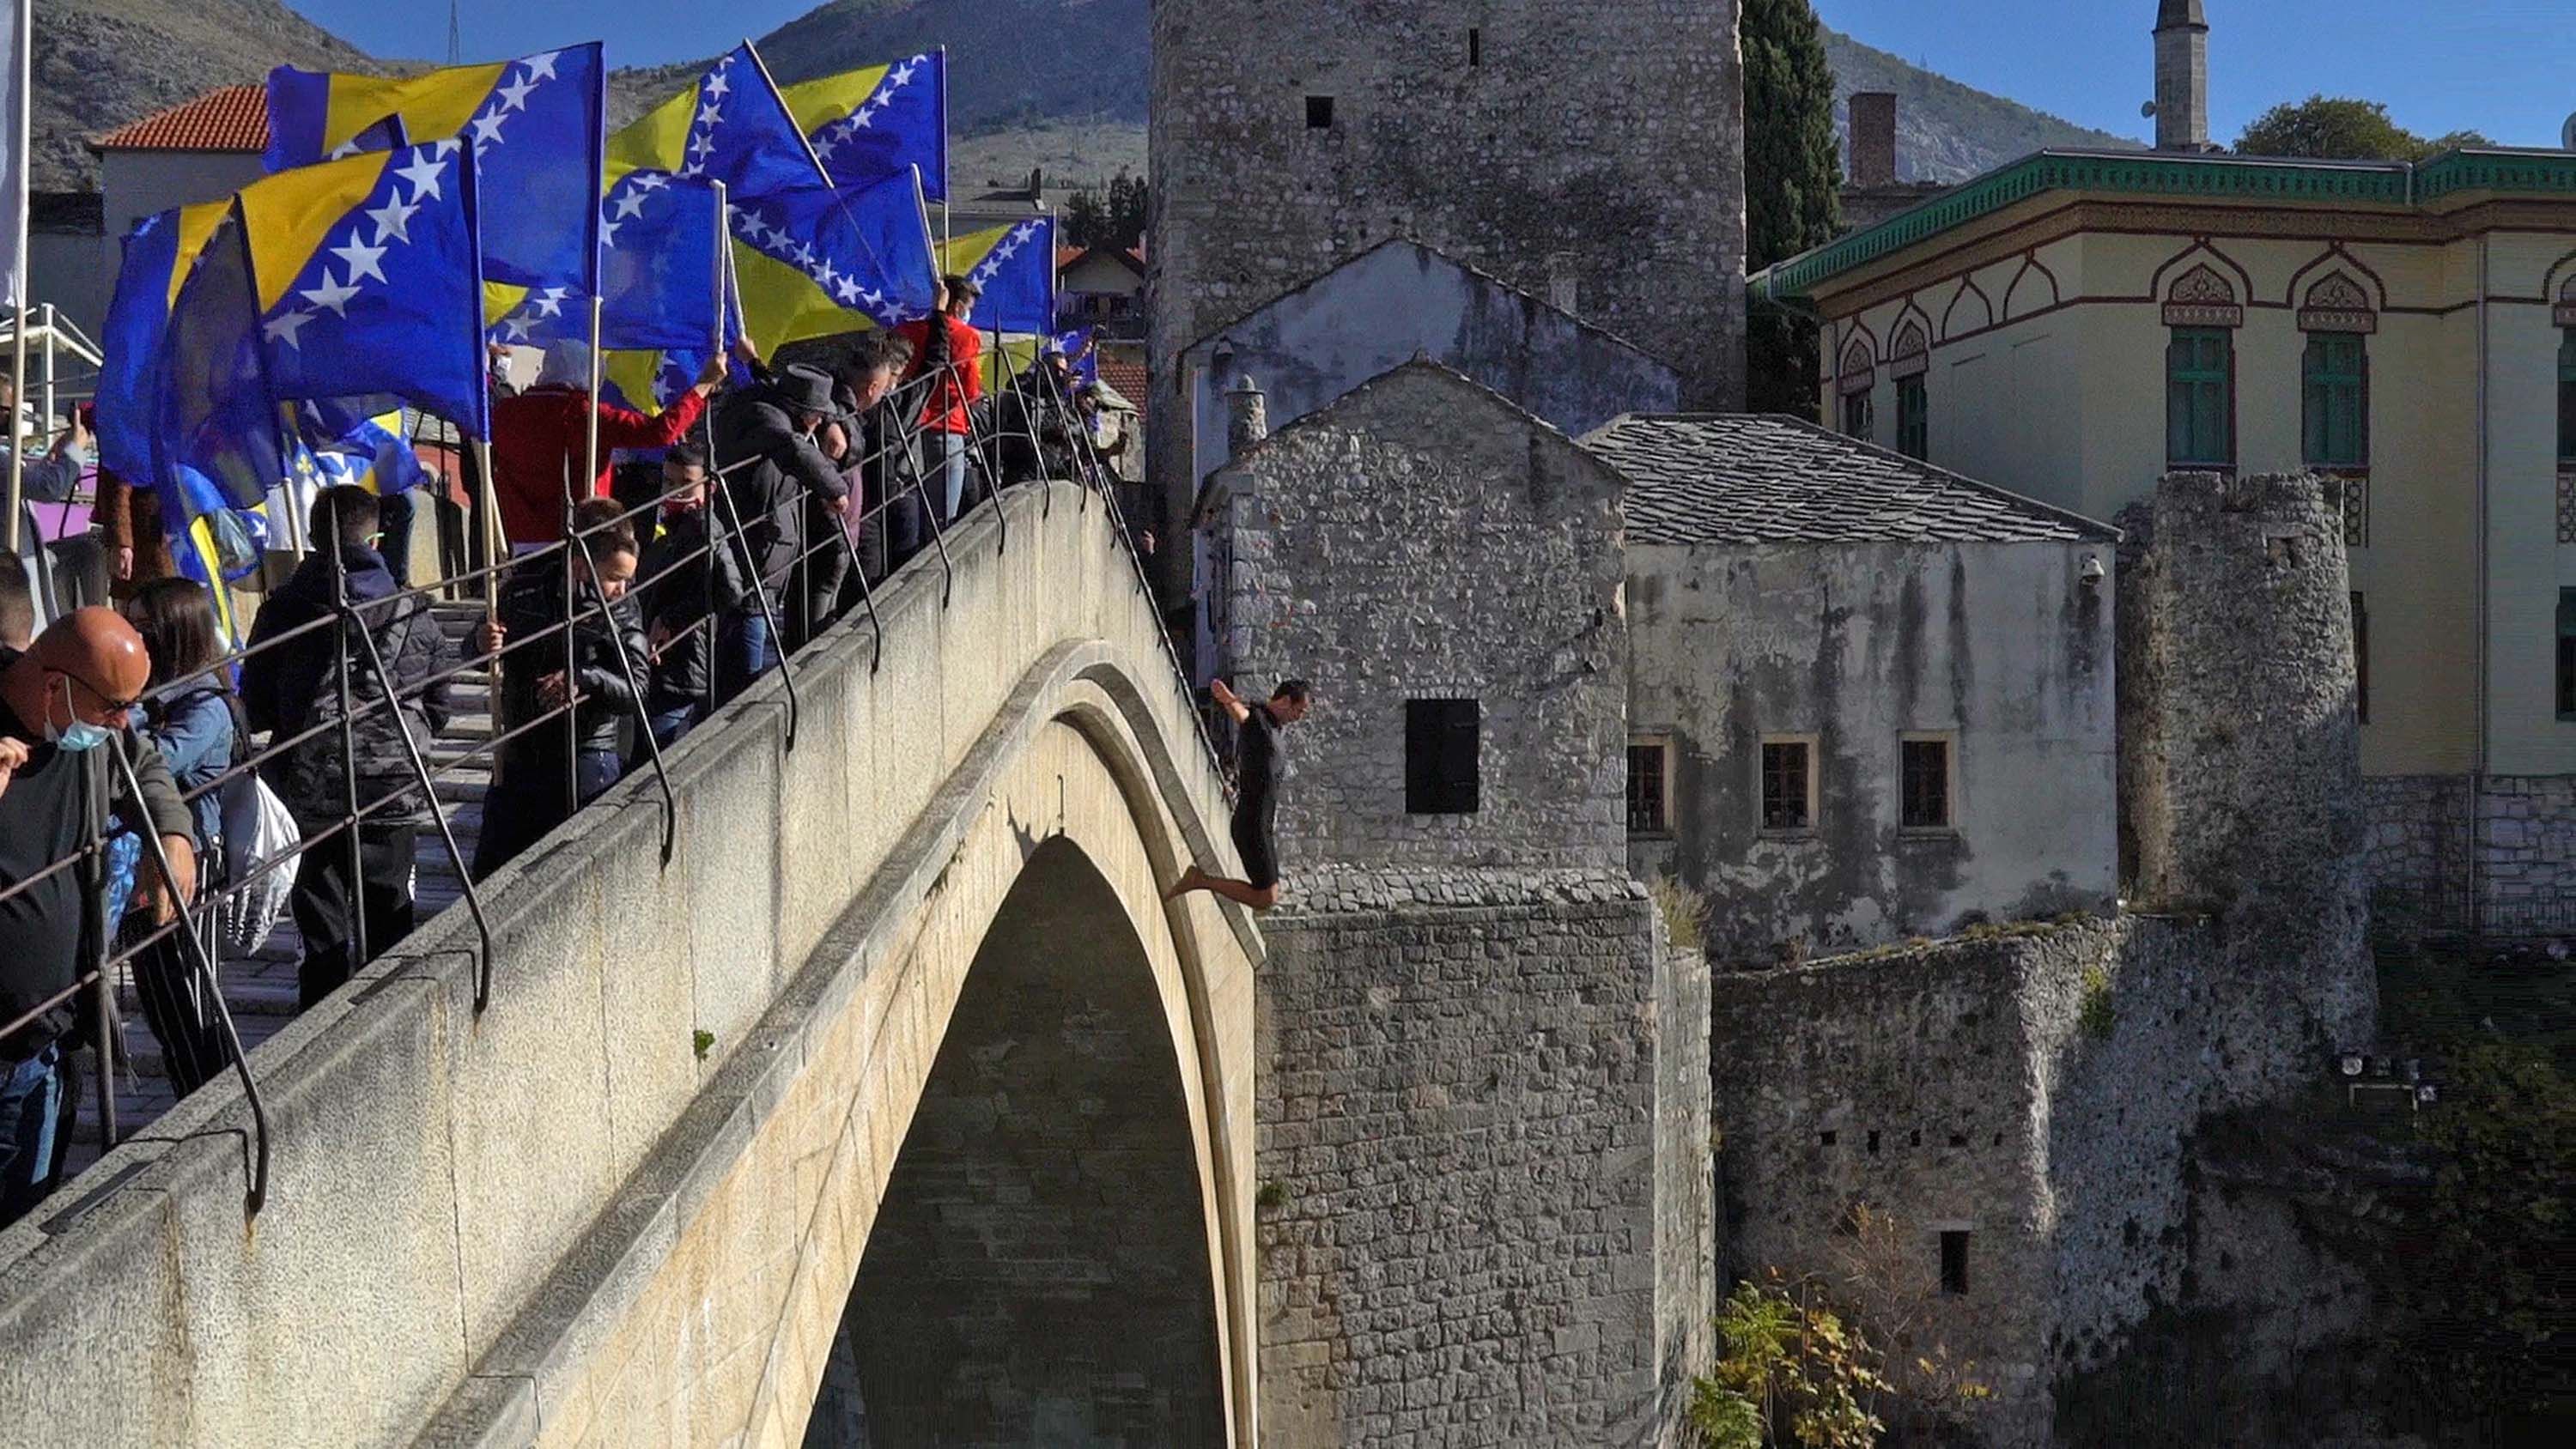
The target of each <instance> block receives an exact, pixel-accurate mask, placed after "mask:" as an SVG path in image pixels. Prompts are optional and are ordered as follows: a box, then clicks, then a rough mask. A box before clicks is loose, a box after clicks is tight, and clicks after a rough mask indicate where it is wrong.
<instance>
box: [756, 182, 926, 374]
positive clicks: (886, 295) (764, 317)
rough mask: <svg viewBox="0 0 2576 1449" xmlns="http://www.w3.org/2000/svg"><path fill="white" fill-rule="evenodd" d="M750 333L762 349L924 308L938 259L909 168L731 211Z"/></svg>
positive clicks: (885, 322) (886, 321)
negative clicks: (856, 185) (860, 183)
mask: <svg viewBox="0 0 2576 1449" xmlns="http://www.w3.org/2000/svg"><path fill="white" fill-rule="evenodd" d="M733 235H734V251H733V265H734V279H735V285H736V286H737V288H738V289H739V290H740V293H741V297H742V315H743V331H744V335H746V336H748V337H749V338H750V339H751V341H752V345H753V346H754V347H756V348H758V349H759V350H760V351H761V352H763V353H768V352H771V351H774V350H776V349H777V348H779V347H782V346H785V345H786V344H787V343H790V342H796V341H801V340H803V339H805V338H808V337H828V336H830V335H832V334H834V333H837V332H850V331H855V330H858V329H859V328H862V327H869V326H876V327H891V326H893V325H895V324H896V323H897V322H900V321H902V320H904V319H905V318H908V317H919V316H921V315H923V314H924V313H927V312H928V311H929V310H930V308H931V304H932V301H933V299H934V297H935V295H936V290H935V289H936V287H937V285H938V260H937V255H936V253H935V251H934V249H933V247H932V244H931V240H930V220H929V215H928V213H927V212H926V211H925V210H924V209H923V206H922V194H921V177H920V173H919V172H917V171H915V170H913V169H912V168H911V167H909V166H907V167H905V168H904V170H903V174H902V175H900V176H894V177H889V178H887V179H886V180H884V181H880V182H878V183H877V184H876V185H874V186H871V187H869V188H867V189H866V190H864V191H833V190H828V189H824V188H810V189H807V190H804V191H795V192H786V193H782V194H778V195H773V196H765V197H759V198H756V199H754V200H751V201H748V202H745V203H743V204H742V205H741V206H738V207H735V208H734V209H733Z"/></svg>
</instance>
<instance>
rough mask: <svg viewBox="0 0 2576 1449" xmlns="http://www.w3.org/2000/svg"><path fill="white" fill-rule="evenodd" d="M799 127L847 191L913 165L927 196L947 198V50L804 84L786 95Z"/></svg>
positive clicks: (898, 173) (790, 87) (833, 175)
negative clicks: (919, 170) (917, 168)
mask: <svg viewBox="0 0 2576 1449" xmlns="http://www.w3.org/2000/svg"><path fill="white" fill-rule="evenodd" d="M780 94H782V95H783V96H785V97H786V99H787V108H788V110H789V111H791V112H793V113H794V114H795V117H796V128H797V129H798V130H800V131H803V132H804V133H805V139H806V140H808V141H810V142H812V143H813V144H814V155H815V157H816V159H818V160H820V161H821V162H822V163H823V165H824V167H825V168H826V169H828V170H829V171H830V172H831V173H832V179H833V180H834V181H835V182H837V183H839V184H840V187H841V189H842V190H844V191H863V190H865V189H867V188H868V187H871V186H874V185H876V184H877V183H878V182H880V181H884V180H886V179H887V178H889V177H894V176H900V175H902V174H903V170H904V168H905V167H907V166H918V167H920V168H921V194H922V195H923V196H925V197H927V198H929V199H930V200H932V201H946V200H947V199H948V52H947V50H945V49H944V48H943V49H940V50H934V51H931V52H929V53H928V54H925V55H916V56H913V57H912V58H911V59H909V60H900V61H896V62H894V63H892V64H890V65H872V66H868V67H866V68H864V69H861V70H850V71H843V72H841V73H840V74H839V75H827V76H824V77H822V78H821V79H819V80H809V81H799V82H797V83H796V84H795V85H792V86H788V87H786V88H785V89H784V90H783V91H781V92H780Z"/></svg>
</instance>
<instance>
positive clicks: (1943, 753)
mask: <svg viewBox="0 0 2576 1449" xmlns="http://www.w3.org/2000/svg"><path fill="white" fill-rule="evenodd" d="M1897 749H1898V751H1899V761H1898V763H1899V764H1900V765H1901V766H1902V774H1903V777H1904V778H1903V782H1902V784H1903V794H1904V797H1905V803H1904V813H1903V814H1902V815H1901V816H1900V817H1899V823H1900V824H1902V825H1904V827H1905V828H1906V829H1908V830H1947V829H1949V828H1950V742H1949V741H1948V740H1905V741H1903V742H1901V743H1900V744H1898V746H1897Z"/></svg>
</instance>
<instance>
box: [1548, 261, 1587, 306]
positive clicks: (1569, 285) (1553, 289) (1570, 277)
mask: <svg viewBox="0 0 2576 1449" xmlns="http://www.w3.org/2000/svg"><path fill="white" fill-rule="evenodd" d="M1574 268H1575V257H1574V253H1572V252H1550V253H1548V254H1547V305H1549V306H1551V307H1554V308H1555V309H1556V310H1558V311H1559V312H1563V313H1564V314H1566V315H1567V316H1569V317H1571V316H1573V315H1574V308H1575V304H1576V303H1577V302H1580V301H1581V300H1583V297H1582V293H1583V281H1582V278H1581V277H1580V276H1578V275H1577V274H1576V272H1575V270H1574Z"/></svg>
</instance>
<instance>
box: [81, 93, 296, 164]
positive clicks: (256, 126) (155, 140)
mask: <svg viewBox="0 0 2576 1449" xmlns="http://www.w3.org/2000/svg"><path fill="white" fill-rule="evenodd" d="M90 148H91V149H92V150H96V151H265V150H267V149H268V91H267V88H266V87H264V86H222V87H219V88H217V89H215V90H211V91H208V92H206V93H205V94H204V95H202V96H199V97H197V98H196V99H195V100H193V101H182V102H180V103H179V104H178V105H175V106H172V107H170V108H169V109H168V110H166V111H154V112H153V113H152V114H151V115H148V116H145V117H144V118H143V119H142V120H139V121H133V122H129V123H127V124H125V125H122V126H119V127H117V128H116V129H115V130H113V131H110V132H108V133H107V134H106V135H104V136H101V137H99V138H98V139H97V140H95V141H92V142H91V143H90Z"/></svg>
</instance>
